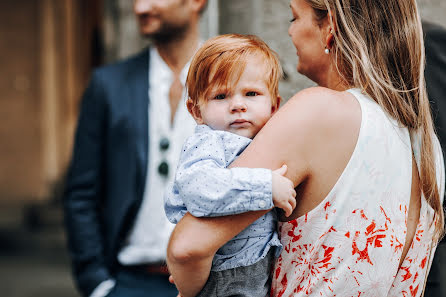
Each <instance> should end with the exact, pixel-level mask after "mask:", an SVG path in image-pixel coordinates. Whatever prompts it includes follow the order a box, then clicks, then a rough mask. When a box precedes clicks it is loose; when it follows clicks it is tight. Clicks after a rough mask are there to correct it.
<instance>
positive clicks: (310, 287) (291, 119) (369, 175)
mask: <svg viewBox="0 0 446 297" xmlns="http://www.w3.org/2000/svg"><path fill="white" fill-rule="evenodd" d="M290 7H291V13H292V16H293V18H292V20H291V24H290V27H289V31H288V32H289V35H290V37H291V40H292V42H293V44H294V45H295V47H296V50H297V55H298V56H299V62H298V66H297V70H298V71H299V72H300V73H302V74H304V75H306V76H307V77H309V78H310V79H312V80H313V81H315V82H316V83H317V84H318V85H319V87H316V88H311V89H307V90H303V91H301V92H299V93H297V94H296V95H295V96H293V97H292V98H291V99H290V100H289V101H288V102H287V103H286V104H285V105H284V106H283V107H282V108H281V109H280V110H279V111H278V112H277V113H276V114H275V115H274V116H273V118H272V119H271V120H270V121H269V122H268V123H267V124H266V125H265V126H264V127H263V129H262V130H261V131H260V132H259V133H258V134H257V136H256V137H255V138H254V140H253V141H252V143H251V144H250V145H249V146H248V148H247V149H246V150H245V151H244V152H243V154H242V155H241V156H240V157H239V158H238V159H237V160H236V161H235V162H234V163H233V164H232V166H238V167H264V168H270V169H274V168H277V167H279V166H280V164H284V163H285V164H287V165H288V172H287V177H288V178H290V179H291V180H292V181H293V182H294V184H295V186H296V190H297V197H296V199H297V206H296V208H295V210H294V213H293V214H292V215H291V216H290V217H282V220H283V222H281V223H280V224H279V234H280V235H281V242H282V244H283V246H284V249H283V251H282V253H281V256H280V257H279V259H278V260H277V261H276V263H275V269H274V271H273V275H272V278H273V281H272V292H271V295H272V296H361V297H364V296H420V295H421V294H422V292H423V288H424V283H425V279H426V276H427V274H428V271H429V268H430V264H431V261H432V258H433V253H434V252H435V248H436V242H437V240H438V239H439V238H440V237H441V236H442V234H443V224H444V216H443V209H442V207H441V205H442V197H443V193H444V164H443V158H442V153H441V149H440V146H439V143H438V139H437V137H436V135H435V132H434V129H433V124H432V118H431V115H430V108H429V101H428V98H427V95H426V88H425V85H424V46H423V40H422V29H421V22H420V18H419V14H418V10H417V6H416V2H415V0H374V1H370V0H291V2H290ZM277 131H281V133H277ZM262 214H264V212H262V211H260V212H251V213H246V214H241V215H235V216H228V217H221V218H207V219H199V218H195V217H193V216H191V215H189V214H186V216H185V217H184V218H183V220H181V221H180V222H179V224H178V225H177V227H176V229H175V231H174V233H173V235H172V236H171V240H170V244H169V248H168V264H169V268H170V271H171V273H172V276H173V279H174V280H175V283H176V285H177V287H178V288H179V290H180V292H181V293H182V294H183V295H184V296H185V297H187V296H193V295H194V293H195V292H198V291H199V290H200V289H201V287H202V286H203V285H204V283H205V282H206V279H207V276H208V270H209V267H210V261H211V260H212V256H213V254H214V253H215V252H216V251H217V250H218V248H219V247H220V246H221V245H223V244H224V243H225V242H226V241H227V240H229V239H231V238H232V237H233V236H235V235H236V234H237V233H238V232H240V231H241V230H243V229H244V228H245V227H246V226H248V225H249V224H250V223H252V222H253V221H254V220H255V219H257V218H258V217H260V216H261V215H262ZM185 292H187V293H186V294H185Z"/></svg>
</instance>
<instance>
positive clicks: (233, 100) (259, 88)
mask: <svg viewBox="0 0 446 297" xmlns="http://www.w3.org/2000/svg"><path fill="white" fill-rule="evenodd" d="M261 62H262V61H261V60H260V59H259V58H257V57H250V58H248V61H247V63H246V67H245V69H244V71H243V73H242V75H241V76H240V79H239V81H238V82H237V83H236V84H233V85H232V87H231V89H226V88H225V89H213V90H211V92H210V93H209V96H208V97H207V98H206V101H207V102H206V103H204V104H202V105H201V106H200V114H201V116H200V118H198V119H197V118H196V120H197V123H198V124H206V125H208V126H210V127H211V128H212V129H214V130H224V131H228V132H232V133H235V134H237V135H240V136H244V137H248V138H253V137H254V136H255V135H256V134H257V132H259V130H260V129H261V128H262V127H263V126H264V125H265V123H266V122H267V121H268V120H269V119H270V118H271V116H272V114H273V113H274V112H275V111H276V109H277V107H276V106H273V105H272V99H273V98H272V95H271V93H270V91H269V88H268V85H267V84H266V79H267V78H265V71H264V69H263V68H262V67H261V66H259V65H262V64H261Z"/></svg>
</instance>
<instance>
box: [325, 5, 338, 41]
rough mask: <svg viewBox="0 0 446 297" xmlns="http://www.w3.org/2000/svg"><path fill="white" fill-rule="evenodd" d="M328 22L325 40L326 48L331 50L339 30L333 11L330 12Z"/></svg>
mask: <svg viewBox="0 0 446 297" xmlns="http://www.w3.org/2000/svg"><path fill="white" fill-rule="evenodd" d="M327 21H328V24H326V26H327V38H326V40H325V46H326V48H328V49H331V48H332V47H333V43H334V35H335V34H336V32H337V30H338V28H337V27H336V18H335V16H334V15H333V11H331V10H330V11H329V12H328V17H327Z"/></svg>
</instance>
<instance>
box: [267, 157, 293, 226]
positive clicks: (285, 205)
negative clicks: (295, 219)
mask: <svg viewBox="0 0 446 297" xmlns="http://www.w3.org/2000/svg"><path fill="white" fill-rule="evenodd" d="M287 169H288V167H287V166H286V165H283V166H282V167H280V168H279V169H276V170H274V171H273V174H272V176H273V180H272V186H273V189H272V190H273V203H274V206H275V207H278V208H281V209H283V211H284V212H285V216H287V217H289V216H290V215H291V214H292V213H293V210H294V208H295V207H296V191H295V190H294V184H293V182H292V181H291V180H289V179H288V178H286V177H285V174H286V172H287Z"/></svg>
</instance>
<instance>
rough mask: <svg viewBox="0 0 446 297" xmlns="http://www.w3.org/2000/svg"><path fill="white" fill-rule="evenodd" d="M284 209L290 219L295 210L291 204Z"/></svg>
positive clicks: (287, 204)
mask: <svg viewBox="0 0 446 297" xmlns="http://www.w3.org/2000/svg"><path fill="white" fill-rule="evenodd" d="M282 209H283V211H284V212H285V216H286V217H289V216H290V215H291V214H292V213H293V208H292V206H291V204H290V203H286V204H285V206H284V207H282Z"/></svg>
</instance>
